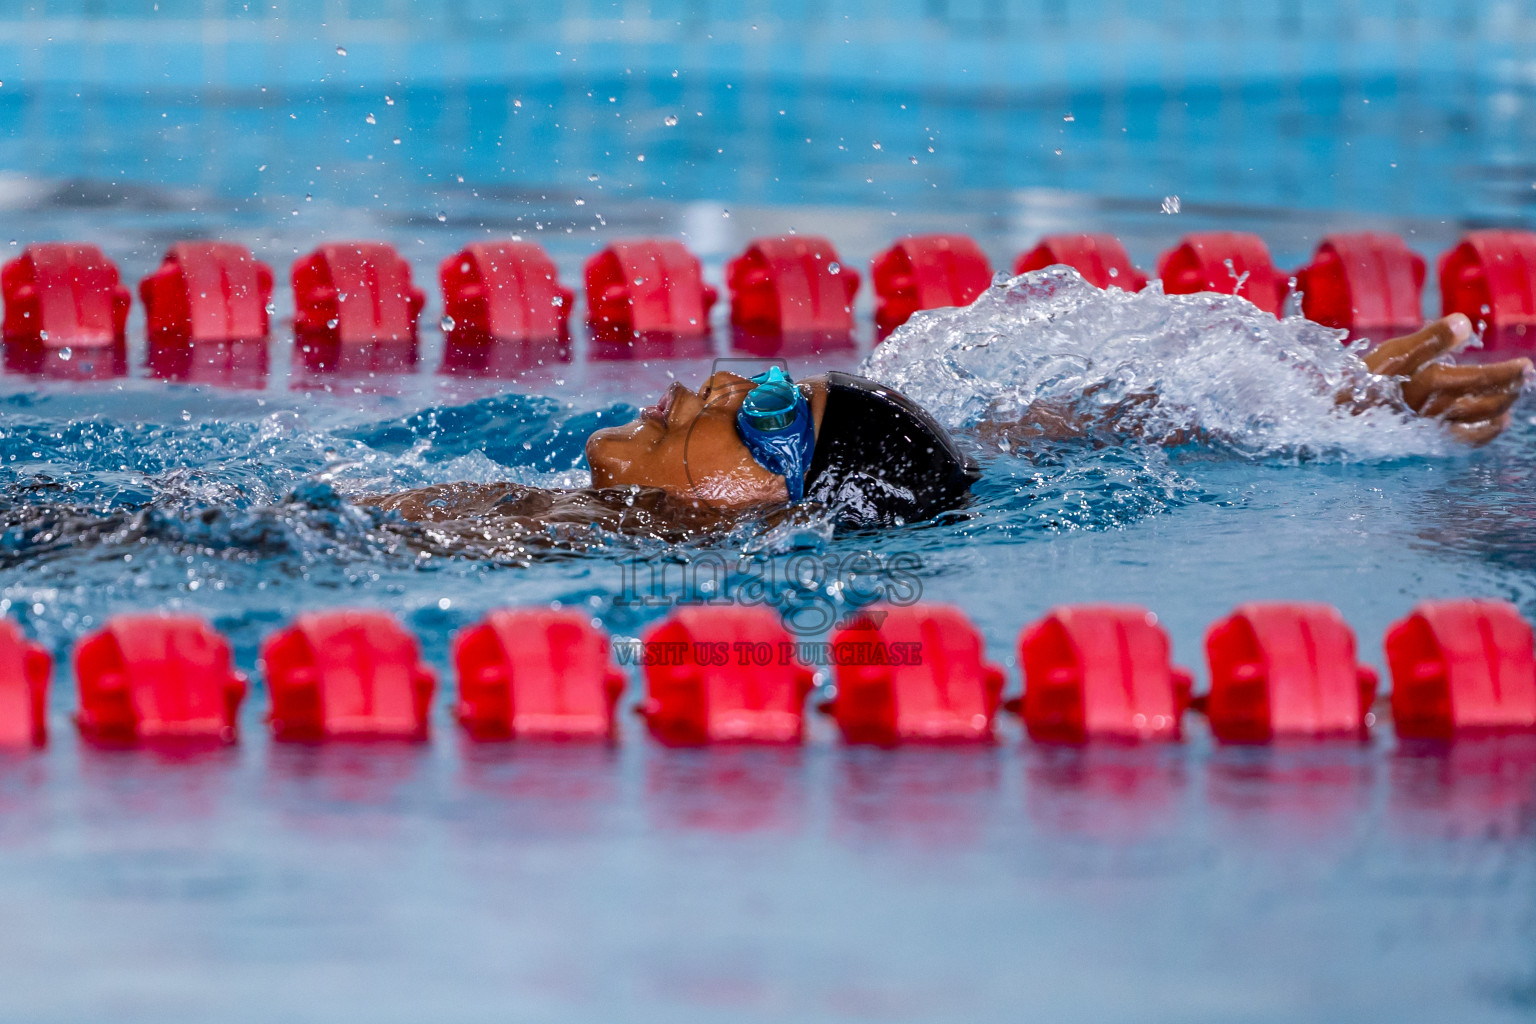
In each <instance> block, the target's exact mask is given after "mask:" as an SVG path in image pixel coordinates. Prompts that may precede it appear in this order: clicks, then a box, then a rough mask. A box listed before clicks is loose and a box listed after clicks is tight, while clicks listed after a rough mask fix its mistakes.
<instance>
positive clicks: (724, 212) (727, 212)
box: [12, 210, 731, 244]
mask: <svg viewBox="0 0 1536 1024" xmlns="http://www.w3.org/2000/svg"><path fill="white" fill-rule="evenodd" d="M720 216H721V217H723V218H726V219H727V220H729V219H730V216H731V211H730V210H721V211H720ZM12 244H14V243H12Z"/></svg>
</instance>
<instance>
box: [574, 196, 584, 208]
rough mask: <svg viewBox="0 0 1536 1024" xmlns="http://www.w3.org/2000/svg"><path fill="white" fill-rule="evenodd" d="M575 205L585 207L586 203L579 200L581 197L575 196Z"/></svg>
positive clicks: (581, 199)
mask: <svg viewBox="0 0 1536 1024" xmlns="http://www.w3.org/2000/svg"><path fill="white" fill-rule="evenodd" d="M576 205H577V206H586V205H587V201H586V200H585V199H583V198H581V196H577V197H576Z"/></svg>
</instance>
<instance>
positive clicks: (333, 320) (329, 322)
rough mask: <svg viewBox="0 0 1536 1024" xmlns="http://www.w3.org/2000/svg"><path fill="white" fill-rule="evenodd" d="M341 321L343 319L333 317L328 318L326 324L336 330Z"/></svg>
mask: <svg viewBox="0 0 1536 1024" xmlns="http://www.w3.org/2000/svg"><path fill="white" fill-rule="evenodd" d="M340 322H341V321H340V320H337V319H336V318H335V317H331V318H330V319H329V320H327V321H326V322H325V326H327V327H329V328H330V329H331V330H333V331H334V330H335V329H336V325H337V324H339V323H340Z"/></svg>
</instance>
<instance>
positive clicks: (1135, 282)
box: [1013, 234, 1147, 292]
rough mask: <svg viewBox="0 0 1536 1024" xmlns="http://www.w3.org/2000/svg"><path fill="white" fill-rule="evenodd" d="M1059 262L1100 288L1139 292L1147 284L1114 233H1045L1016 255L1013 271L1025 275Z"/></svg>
mask: <svg viewBox="0 0 1536 1024" xmlns="http://www.w3.org/2000/svg"><path fill="white" fill-rule="evenodd" d="M1058 264H1062V265H1065V266H1068V267H1071V268H1072V269H1073V270H1075V271H1077V272H1078V273H1079V274H1081V275H1083V280H1085V281H1087V282H1088V283H1089V284H1091V285H1096V286H1097V287H1099V288H1111V287H1113V288H1120V289H1123V290H1125V291H1128V292H1139V291H1141V290H1142V289H1143V288H1145V287H1146V286H1147V275H1146V274H1144V273H1142V272H1141V271H1140V270H1138V269H1136V265H1135V264H1134V263H1132V262H1131V258H1130V256H1128V255H1126V252H1125V246H1123V245H1121V244H1120V239H1118V238H1116V237H1115V236H1114V235H1086V234H1085V235H1047V236H1046V237H1044V238H1042V239H1040V243H1039V244H1038V245H1036V246H1035V247H1034V248H1033V249H1031V250H1029V251H1028V252H1026V253H1020V254H1019V258H1018V259H1016V260H1014V263H1013V272H1014V273H1015V274H1027V273H1029V272H1030V271H1031V270H1043V269H1045V268H1046V267H1054V266H1056V265H1058Z"/></svg>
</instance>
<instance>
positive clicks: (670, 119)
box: [661, 114, 677, 128]
mask: <svg viewBox="0 0 1536 1024" xmlns="http://www.w3.org/2000/svg"><path fill="white" fill-rule="evenodd" d="M661 123H662V124H664V125H666V126H667V127H668V128H676V127H677V115H676V114H668V115H667V116H666V119H665V120H663V121H662V122H661Z"/></svg>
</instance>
